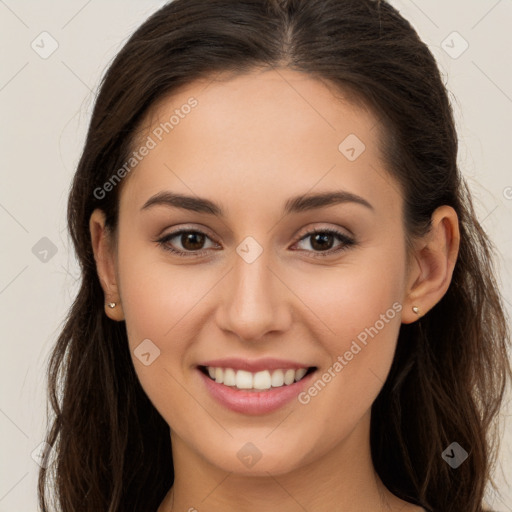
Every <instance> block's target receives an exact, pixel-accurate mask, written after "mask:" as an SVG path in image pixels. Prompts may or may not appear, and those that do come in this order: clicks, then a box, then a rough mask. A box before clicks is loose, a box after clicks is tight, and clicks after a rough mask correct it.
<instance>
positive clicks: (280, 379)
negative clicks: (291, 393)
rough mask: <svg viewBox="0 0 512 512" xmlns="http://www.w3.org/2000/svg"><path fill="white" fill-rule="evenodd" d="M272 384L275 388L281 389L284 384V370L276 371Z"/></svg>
mask: <svg viewBox="0 0 512 512" xmlns="http://www.w3.org/2000/svg"><path fill="white" fill-rule="evenodd" d="M271 383H272V387H273V388H280V387H281V386H282V385H283V384H284V372H283V370H274V372H273V373H272V381H271Z"/></svg>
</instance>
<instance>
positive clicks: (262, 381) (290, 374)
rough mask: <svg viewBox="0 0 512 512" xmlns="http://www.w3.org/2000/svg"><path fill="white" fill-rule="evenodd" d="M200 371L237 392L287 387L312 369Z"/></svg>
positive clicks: (208, 369)
mask: <svg viewBox="0 0 512 512" xmlns="http://www.w3.org/2000/svg"><path fill="white" fill-rule="evenodd" d="M200 369H201V371H203V373H204V374H205V375H208V376H209V377H210V378H211V379H212V380H214V381H215V382H216V383H217V384H223V385H224V386H229V387H232V388H235V389H239V390H251V389H252V390H260V391H261V390H266V389H271V388H280V387H283V386H289V385H291V384H293V383H294V382H299V381H300V380H302V379H303V378H304V377H305V376H306V375H307V374H308V372H309V373H311V372H312V371H314V370H315V368H314V367H310V368H298V369H293V368H289V369H276V370H262V371H259V372H249V371H246V370H235V369H233V368H220V367H213V366H202V367H200Z"/></svg>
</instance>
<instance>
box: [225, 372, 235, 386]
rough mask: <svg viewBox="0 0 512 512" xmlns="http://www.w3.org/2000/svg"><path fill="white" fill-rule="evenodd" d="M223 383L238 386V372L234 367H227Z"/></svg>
mask: <svg viewBox="0 0 512 512" xmlns="http://www.w3.org/2000/svg"><path fill="white" fill-rule="evenodd" d="M223 384H225V385H226V386H236V373H235V370H233V369H232V368H226V369H225V370H224V381H223Z"/></svg>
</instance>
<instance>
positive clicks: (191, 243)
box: [156, 229, 355, 257]
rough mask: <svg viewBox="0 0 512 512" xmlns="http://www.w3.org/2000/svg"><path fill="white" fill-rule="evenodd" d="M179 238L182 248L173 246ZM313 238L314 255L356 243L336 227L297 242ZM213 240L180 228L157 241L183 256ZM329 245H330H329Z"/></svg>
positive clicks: (193, 254)
mask: <svg viewBox="0 0 512 512" xmlns="http://www.w3.org/2000/svg"><path fill="white" fill-rule="evenodd" d="M175 238H178V240H179V243H180V244H181V246H182V248H181V249H180V248H178V249H176V248H175V247H173V244H172V243H171V241H172V240H173V239H175ZM308 238H309V239H311V242H310V246H311V247H312V249H313V251H310V250H308V249H305V250H306V252H312V253H313V256H314V257H322V256H328V255H330V254H333V253H337V252H340V251H342V250H345V249H348V248H349V247H350V246H352V245H355V241H354V240H353V239H352V238H350V237H348V236H347V235H345V234H344V233H342V232H340V231H337V230H334V229H315V230H313V231H309V232H308V233H306V234H305V235H303V236H302V237H301V238H300V239H299V240H298V242H296V244H299V243H300V242H302V241H305V240H307V239H308ZM336 238H337V239H338V240H339V241H340V242H341V243H340V244H339V245H338V247H336V248H335V249H332V243H333V240H334V239H336ZM207 239H208V240H211V239H210V237H209V236H208V235H207V234H206V233H203V232H202V231H197V230H190V229H189V230H185V229H182V230H179V231H175V232H174V233H169V234H167V235H165V236H163V237H162V238H160V239H159V240H156V242H157V243H158V244H159V245H160V246H161V247H162V248H163V249H164V250H166V251H169V252H171V253H174V254H177V255H178V256H183V257H199V256H203V255H204V254H206V253H207V252H208V248H206V249H205V248H203V245H204V243H205V241H206V240H207ZM327 246H328V247H327Z"/></svg>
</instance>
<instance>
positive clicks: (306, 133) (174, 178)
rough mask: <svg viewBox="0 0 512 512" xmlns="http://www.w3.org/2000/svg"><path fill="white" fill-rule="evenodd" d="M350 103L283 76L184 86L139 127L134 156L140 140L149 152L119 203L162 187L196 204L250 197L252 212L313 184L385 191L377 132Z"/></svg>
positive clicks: (339, 94)
mask: <svg viewBox="0 0 512 512" xmlns="http://www.w3.org/2000/svg"><path fill="white" fill-rule="evenodd" d="M352 100H353V97H351V96H349V95H348V94H347V93H345V92H344V91H338V90H336V89H334V87H333V86H330V85H329V84H327V83H325V82H323V81H320V80H317V79H315V78H313V77H311V76H309V75H306V74H304V73H299V72H295V71H291V70H287V69H280V70H270V71H269V70H265V71H254V72H251V73H247V74H244V75H237V76H227V75H214V76H212V77H209V78H208V79H205V80H201V81H196V82H192V83H190V84H187V86H185V87H182V88H181V89H180V90H179V91H178V92H175V93H173V94H172V95H170V96H168V97H166V98H163V99H161V100H160V101H158V103H156V104H155V105H154V106H153V108H152V109H151V110H150V112H149V113H148V115H147V116H146V119H145V120H144V122H143V123H142V125H141V126H142V129H141V130H140V131H139V136H138V140H137V143H136V144H135V145H134V146H135V149H136V148H137V147H140V146H141V145H144V144H145V143H147V142H148V141H149V140H151V141H152V142H151V146H152V149H151V150H150V151H149V152H147V155H146V156H145V157H144V158H143V159H142V160H141V161H140V163H139V164H138V165H137V167H136V170H135V172H133V173H132V174H131V175H130V176H129V180H128V186H127V194H125V201H129V202H130V203H132V204H135V203H137V204H141V201H143V200H144V199H147V197H148V196H149V195H151V194H154V193H156V192H158V191H160V190H162V189H165V188H167V189H169V188H174V189H176V188H179V189H180V191H182V192H183V193H187V194H190V193H191V192H193V193H197V194H198V195H201V196H205V195H208V194H207V192H208V191H209V190H211V191H215V192H216V193H217V192H218V191H220V190H222V191H224V192H226V194H227V193H228V192H229V191H230V190H231V191H233V190H238V191H241V190H244V191H247V190H252V191H253V192H254V193H253V194H252V197H253V198H254V201H256V202H258V201H259V204H260V205H261V199H262V198H264V199H265V201H267V200H270V197H272V196H275V195H276V193H278V192H283V194H285V195H286V196H287V197H288V196H291V195H294V194H295V193H296V194H300V193H304V192H306V191H307V190H308V189H311V188H313V187H316V186H317V185H318V186H319V188H321V189H322V190H325V189H326V188H327V189H328V188H332V187H336V188H339V187H340V186H341V185H344V186H345V188H347V189H349V190H350V191H352V192H354V193H361V188H364V187H366V189H367V190H366V194H367V195H368V193H369V194H370V195H372V194H374V195H375V194H379V191H380V192H382V190H383V189H382V185H383V184H385V183H388V184H389V182H390V176H387V175H386V172H385V171H384V170H383V164H382V162H381V161H380V160H381V155H380V152H379V147H378V146H379V143H380V139H379V131H380V126H379V125H378V123H377V120H376V118H375V116H374V115H373V114H372V113H371V112H370V111H369V110H368V109H366V108H364V105H361V104H357V105H356V104H355V103H354V102H353V101H352ZM191 105H193V106H191ZM383 181H384V182H385V183H383ZM130 182H133V183H131V184H130ZM358 189H359V190H358ZM256 191H259V193H260V194H259V195H258V194H256ZM381 195H382V194H381ZM226 197H228V196H227V195H226ZM283 197H284V196H283ZM245 200H249V201H250V198H249V197H245ZM393 200H394V201H395V203H396V197H395V198H394V199H393ZM246 204H247V203H246Z"/></svg>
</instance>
